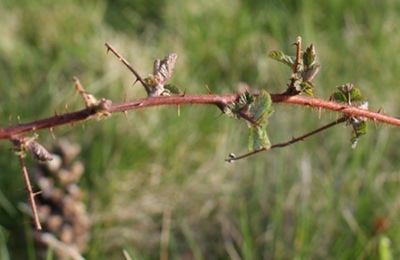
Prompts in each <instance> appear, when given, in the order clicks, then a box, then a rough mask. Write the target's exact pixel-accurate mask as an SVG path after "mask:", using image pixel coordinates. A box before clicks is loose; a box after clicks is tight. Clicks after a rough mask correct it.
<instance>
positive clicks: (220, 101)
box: [0, 94, 400, 140]
mask: <svg viewBox="0 0 400 260" xmlns="http://www.w3.org/2000/svg"><path fill="white" fill-rule="evenodd" d="M238 98H239V96H238V95H237V94H226V95H217V94H213V95H210V94H207V95H184V96H165V97H164V96H155V97H146V98H142V99H136V100H130V101H125V102H122V103H115V104H112V105H110V107H109V108H107V111H103V112H109V113H110V114H111V113H117V112H125V111H128V110H136V109H141V108H146V107H153V106H163V105H184V104H203V105H216V106H218V107H219V108H220V109H222V110H223V108H224V107H225V106H226V105H228V104H230V103H231V102H233V101H235V100H237V99H238ZM271 99H272V101H273V102H274V103H286V104H296V105H306V106H310V107H315V108H322V109H326V110H331V111H336V112H340V113H342V114H344V115H347V116H352V117H356V116H361V117H366V118H368V119H371V120H373V121H379V122H383V123H387V124H390V125H394V126H399V127H400V119H399V118H396V117H391V116H387V115H384V114H381V113H376V112H372V111H369V110H364V109H360V108H357V107H355V106H349V105H345V104H339V103H335V102H332V101H327V100H323V99H318V98H308V97H304V96H288V95H285V94H271ZM103 110H104V109H103ZM96 112H98V111H96V110H93V109H90V108H86V109H83V110H80V111H76V112H72V113H65V114H62V115H56V116H53V117H49V118H46V119H42V120H37V121H33V122H30V123H25V124H18V125H16V126H10V127H6V128H0V140H1V139H10V138H11V137H12V136H13V135H20V134H23V133H28V132H33V131H37V130H40V129H46V128H47V129H50V128H53V127H56V126H60V125H66V124H74V123H77V122H80V121H84V120H87V119H90V118H93V116H94V115H95V114H96Z"/></svg>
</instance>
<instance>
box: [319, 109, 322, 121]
mask: <svg viewBox="0 0 400 260" xmlns="http://www.w3.org/2000/svg"><path fill="white" fill-rule="evenodd" d="M321 111H322V109H321V107H318V119H319V120H321Z"/></svg>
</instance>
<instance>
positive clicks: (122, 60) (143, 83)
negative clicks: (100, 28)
mask: <svg viewBox="0 0 400 260" xmlns="http://www.w3.org/2000/svg"><path fill="white" fill-rule="evenodd" d="M105 45H106V47H107V51H111V52H112V53H114V55H115V56H117V58H118V59H119V60H120V61H121V62H122V63H123V64H125V66H126V67H127V68H128V69H129V70H130V71H131V72H132V73H133V74H134V75H135V76H136V80H138V81H140V83H142V85H143V87H144V89H145V90H146V92H147V95H148V96H149V95H150V93H151V90H150V88H149V86H147V84H146V82H144V80H143V78H142V77H141V76H140V75H139V73H138V72H137V71H136V70H135V69H134V68H133V67H132V65H131V64H129V62H128V61H127V60H125V59H124V57H122V56H121V55H120V54H119V53H118V52H117V51H116V50H115V49H114V47H113V46H111V44H109V43H108V42H106V43H105Z"/></svg>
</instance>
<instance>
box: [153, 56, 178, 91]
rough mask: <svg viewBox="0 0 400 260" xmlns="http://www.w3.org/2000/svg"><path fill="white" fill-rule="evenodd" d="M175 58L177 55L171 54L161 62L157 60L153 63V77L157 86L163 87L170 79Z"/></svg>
mask: <svg viewBox="0 0 400 260" xmlns="http://www.w3.org/2000/svg"><path fill="white" fill-rule="evenodd" d="M177 58H178V55H177V54H176V53H171V54H170V55H168V56H166V57H165V58H164V59H163V60H162V61H160V60H158V59H157V60H155V61H154V66H153V75H154V80H155V81H156V82H157V83H158V85H160V86H164V85H165V84H166V83H167V82H168V80H169V79H170V78H171V75H172V72H173V71H174V67H175V63H176V59H177Z"/></svg>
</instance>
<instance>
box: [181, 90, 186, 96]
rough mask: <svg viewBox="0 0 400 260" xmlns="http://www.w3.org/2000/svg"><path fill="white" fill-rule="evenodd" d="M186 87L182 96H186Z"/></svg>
mask: <svg viewBox="0 0 400 260" xmlns="http://www.w3.org/2000/svg"><path fill="white" fill-rule="evenodd" d="M186 90H187V89H186V88H185V91H183V94H182V95H181V97H186Z"/></svg>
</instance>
